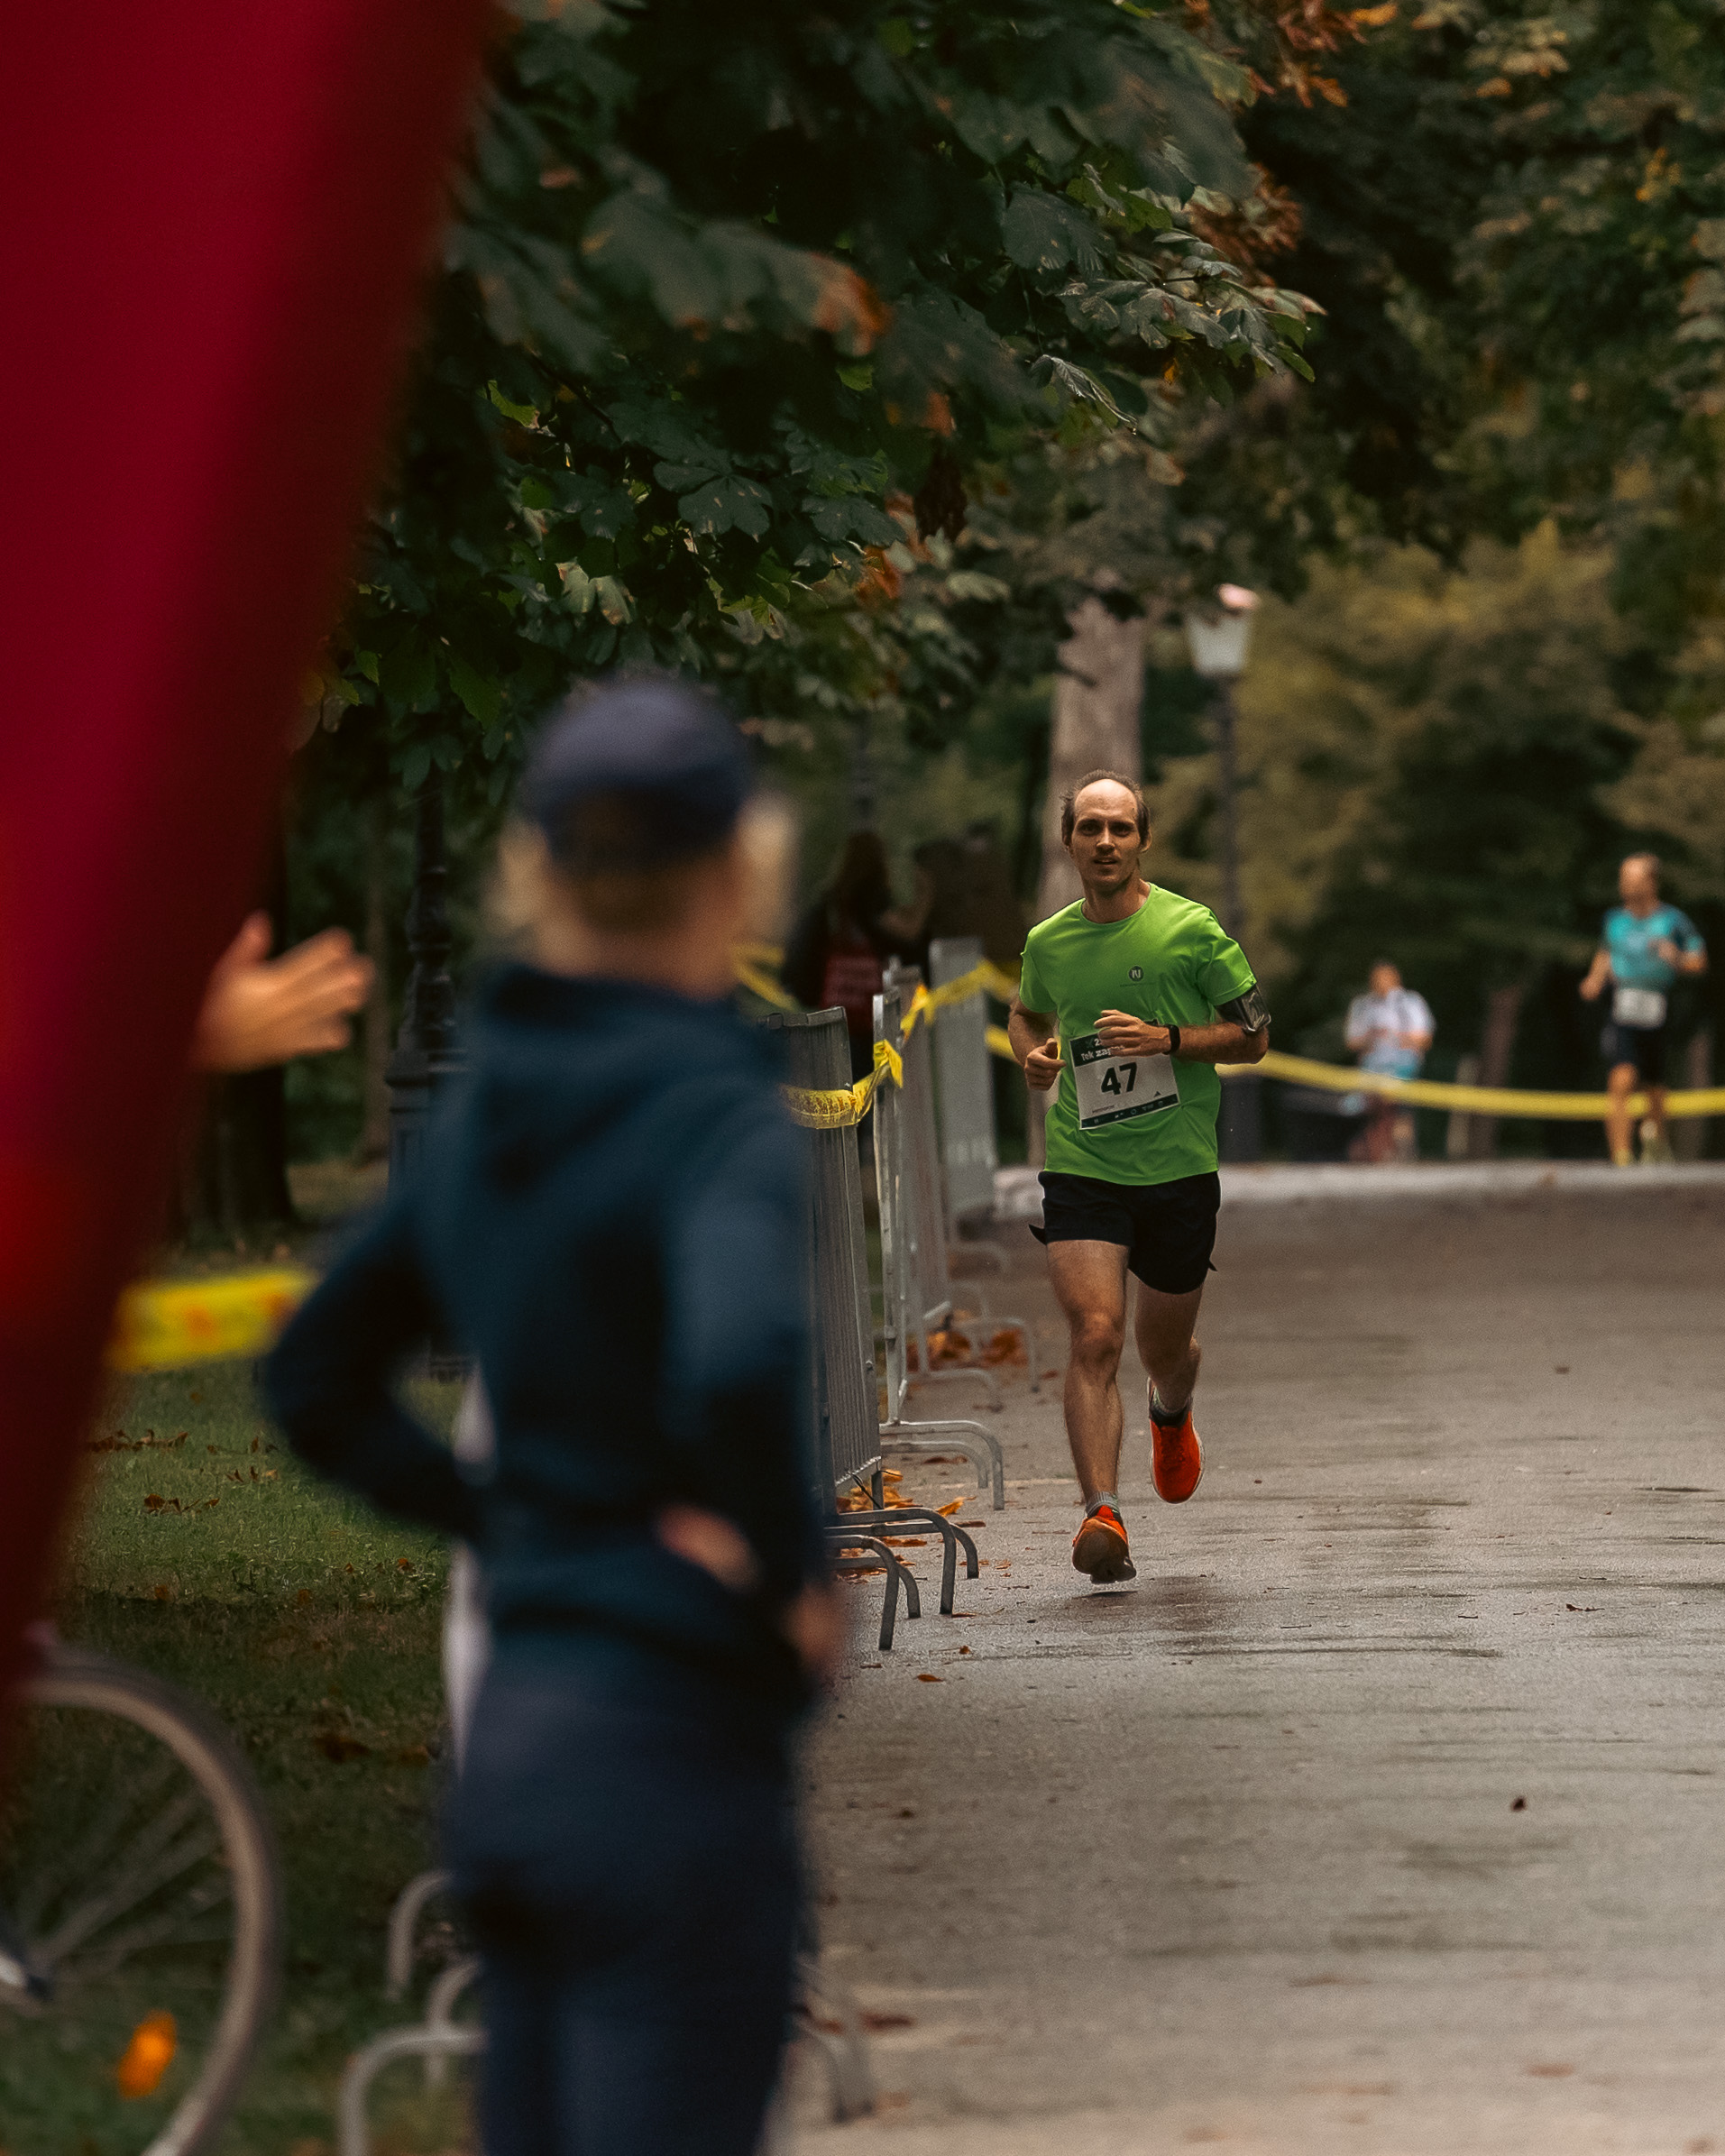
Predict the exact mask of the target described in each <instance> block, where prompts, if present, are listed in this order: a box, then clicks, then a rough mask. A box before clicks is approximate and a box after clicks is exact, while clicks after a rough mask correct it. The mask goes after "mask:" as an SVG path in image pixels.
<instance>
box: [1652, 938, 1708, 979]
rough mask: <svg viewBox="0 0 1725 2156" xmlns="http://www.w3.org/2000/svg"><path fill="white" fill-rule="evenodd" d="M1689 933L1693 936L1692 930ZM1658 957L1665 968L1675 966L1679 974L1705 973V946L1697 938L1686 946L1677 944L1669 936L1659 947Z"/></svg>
mask: <svg viewBox="0 0 1725 2156" xmlns="http://www.w3.org/2000/svg"><path fill="white" fill-rule="evenodd" d="M1690 933H1691V934H1692V935H1693V934H1694V931H1693V930H1691V931H1690ZM1659 956H1660V957H1661V958H1662V959H1664V960H1665V964H1666V965H1667V966H1675V968H1676V969H1677V971H1678V972H1679V973H1705V972H1706V970H1707V946H1706V945H1705V944H1704V943H1703V942H1702V940H1701V938H1700V937H1699V936H1695V939H1694V941H1693V943H1690V944H1688V945H1687V946H1684V945H1682V944H1679V943H1678V942H1676V941H1675V939H1673V938H1672V937H1670V936H1667V937H1666V938H1665V941H1664V942H1663V943H1662V944H1660V946H1659Z"/></svg>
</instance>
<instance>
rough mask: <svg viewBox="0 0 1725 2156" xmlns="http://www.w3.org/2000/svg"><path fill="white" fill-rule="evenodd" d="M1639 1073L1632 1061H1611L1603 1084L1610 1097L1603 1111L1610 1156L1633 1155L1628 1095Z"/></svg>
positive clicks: (1633, 1087)
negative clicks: (1607, 1105)
mask: <svg viewBox="0 0 1725 2156" xmlns="http://www.w3.org/2000/svg"><path fill="white" fill-rule="evenodd" d="M1638 1076H1639V1073H1638V1071H1637V1069H1636V1068H1635V1065H1634V1064H1633V1063H1613V1064H1612V1066H1611V1069H1610V1073H1609V1074H1608V1076H1607V1078H1606V1080H1605V1085H1606V1090H1607V1093H1608V1094H1609V1096H1610V1103H1611V1105H1610V1107H1609V1108H1607V1109H1606V1111H1605V1142H1606V1143H1607V1145H1608V1146H1609V1147H1610V1153H1611V1158H1612V1159H1613V1160H1614V1161H1621V1160H1623V1159H1625V1158H1626V1157H1629V1158H1632V1157H1633V1155H1634V1151H1635V1146H1634V1131H1633V1126H1632V1124H1631V1123H1630V1119H1629V1096H1630V1094H1631V1093H1633V1092H1634V1091H1635V1087H1636V1080H1637V1078H1638Z"/></svg>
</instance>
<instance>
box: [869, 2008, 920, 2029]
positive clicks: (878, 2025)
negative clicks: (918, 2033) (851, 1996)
mask: <svg viewBox="0 0 1725 2156" xmlns="http://www.w3.org/2000/svg"><path fill="white" fill-rule="evenodd" d="M857 2018H858V2021H860V2022H861V2023H862V2025H863V2027H864V2028H865V2029H867V2030H868V2031H869V2032H871V2033H874V2034H878V2033H879V2032H880V2031H881V2030H883V2029H913V2028H915V2026H916V2023H914V2022H913V2020H912V2019H911V2017H910V2015H909V2014H871V2013H870V2012H869V2011H868V2009H867V2007H864V2009H863V2011H862V2012H861V2014H858V2017H857Z"/></svg>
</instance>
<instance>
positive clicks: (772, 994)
mask: <svg viewBox="0 0 1725 2156" xmlns="http://www.w3.org/2000/svg"><path fill="white" fill-rule="evenodd" d="M732 968H733V970H734V971H735V973H736V976H737V978H738V980H739V982H740V983H741V984H742V986H744V987H745V988H747V989H748V992H749V994H750V995H758V996H759V997H760V999H761V1001H762V1002H763V1003H770V1004H771V1005H773V1007H774V1009H775V1010H777V1011H800V1010H801V1009H802V1008H803V1005H801V1004H800V1003H798V1001H797V999H796V998H795V996H794V995H792V994H791V993H790V991H789V990H788V989H786V988H782V987H780V986H779V984H778V983H777V982H776V981H775V979H774V978H773V977H772V976H771V975H770V974H767V973H764V972H763V971H762V970H761V968H759V967H758V966H757V965H754V964H752V963H751V962H750V960H748V959H746V958H744V957H743V956H742V955H741V953H740V952H739V953H737V954H735V955H734V956H733V959H732Z"/></svg>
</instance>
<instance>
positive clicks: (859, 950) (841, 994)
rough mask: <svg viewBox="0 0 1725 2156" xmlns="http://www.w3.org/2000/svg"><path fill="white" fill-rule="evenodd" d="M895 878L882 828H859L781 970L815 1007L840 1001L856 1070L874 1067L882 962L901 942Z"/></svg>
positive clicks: (806, 917) (801, 925)
mask: <svg viewBox="0 0 1725 2156" xmlns="http://www.w3.org/2000/svg"><path fill="white" fill-rule="evenodd" d="M892 904H893V886H892V883H891V881H890V879H889V878H888V876H887V871H886V849H885V847H884V846H883V845H882V844H881V840H880V834H879V832H878V831H852V832H851V834H850V836H849V838H848V839H846V840H845V844H844V851H843V852H842V853H841V854H840V856H839V865H838V867H836V868H835V869H834V870H833V873H832V880H831V882H830V884H829V885H827V887H826V889H825V890H824V891H822V892H821V895H820V896H819V897H818V898H816V899H815V900H814V901H813V903H812V904H811V905H810V907H809V909H808V911H807V912H806V913H804V914H803V918H802V920H801V921H799V922H797V924H796V929H795V931H794V934H793V935H792V938H791V941H790V945H789V948H788V949H787V950H786V951H785V965H784V968H783V972H782V978H783V979H784V982H785V986H786V987H787V988H788V989H789V990H790V991H791V994H792V995H794V996H795V997H796V999H797V1001H798V1002H799V1003H801V1004H804V1005H807V1006H808V1008H809V1009H810V1010H812V1011H830V1010H831V1009H833V1008H834V1007H835V1005H836V1006H839V1007H840V1008H842V1010H843V1012H844V1014H845V1031H846V1032H847V1033H848V1034H849V1037H850V1074H851V1076H852V1077H853V1078H861V1077H862V1076H863V1075H864V1074H865V1073H866V1072H867V1071H868V1070H870V1069H873V1067H874V1060H875V998H876V995H879V994H880V990H881V965H882V961H883V959H888V958H891V957H892V956H893V954H894V953H895V951H896V950H898V949H899V940H898V939H897V938H896V937H895V935H894V933H893V931H892V929H891V927H890V925H889V923H888V922H887V920H886V918H885V917H886V915H887V913H889V911H890V909H891V907H892Z"/></svg>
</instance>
